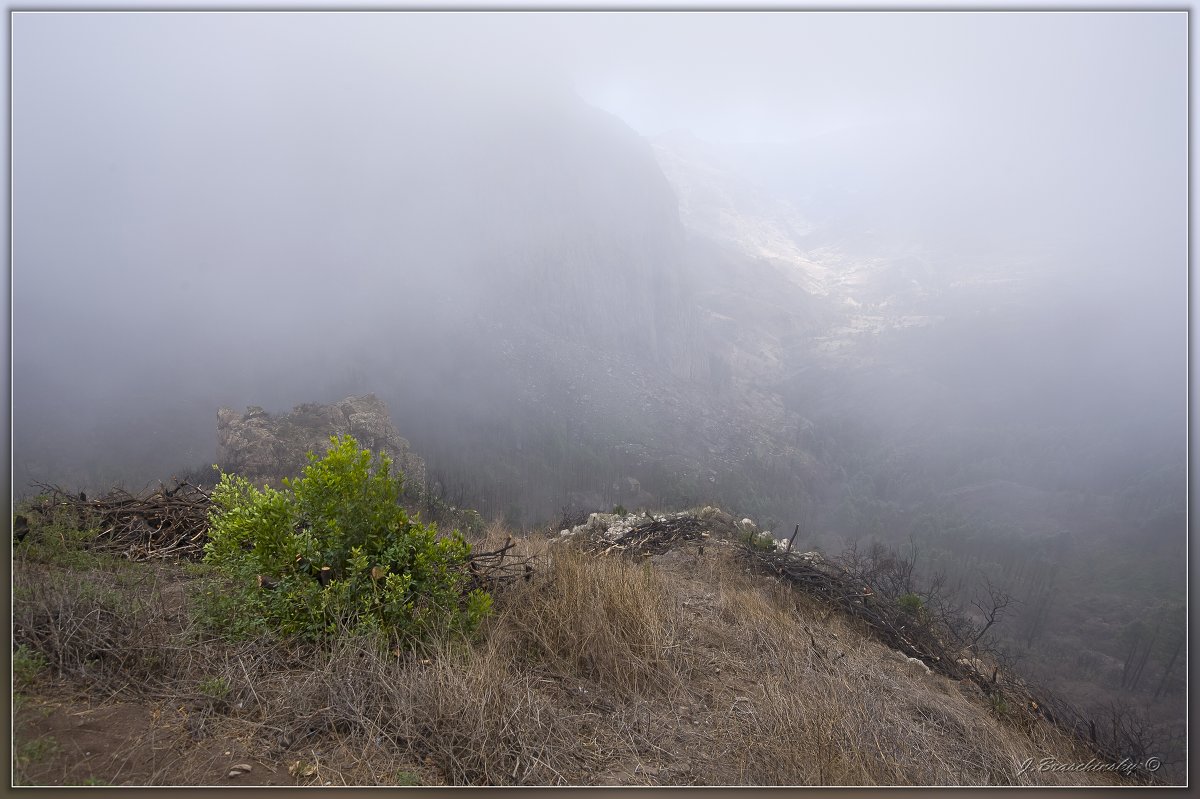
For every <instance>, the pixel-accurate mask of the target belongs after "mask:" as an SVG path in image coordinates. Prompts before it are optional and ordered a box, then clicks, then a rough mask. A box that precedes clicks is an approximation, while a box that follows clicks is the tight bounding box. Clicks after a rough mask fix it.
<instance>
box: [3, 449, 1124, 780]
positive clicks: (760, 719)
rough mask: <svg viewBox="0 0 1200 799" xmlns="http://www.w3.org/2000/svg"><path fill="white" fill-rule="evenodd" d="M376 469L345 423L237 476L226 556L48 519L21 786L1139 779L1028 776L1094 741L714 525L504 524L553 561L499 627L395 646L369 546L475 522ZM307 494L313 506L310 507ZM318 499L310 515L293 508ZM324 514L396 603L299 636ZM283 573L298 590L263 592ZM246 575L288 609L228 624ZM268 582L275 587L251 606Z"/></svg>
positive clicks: (503, 534)
mask: <svg viewBox="0 0 1200 799" xmlns="http://www.w3.org/2000/svg"><path fill="white" fill-rule="evenodd" d="M368 466H369V459H368V461H364V460H363V453H362V452H361V451H359V450H358V449H357V447H356V446H355V445H354V444H353V443H352V442H346V441H342V442H340V443H339V445H338V446H337V447H335V448H334V449H333V450H332V451H331V453H330V455H329V456H328V458H327V459H326V460H324V461H317V462H314V463H313V464H311V465H310V469H309V470H308V471H307V472H306V474H305V475H304V477H302V478H300V479H298V480H296V481H295V482H294V483H291V484H290V485H289V486H288V488H287V490H285V491H281V492H277V493H276V494H271V493H269V492H266V491H260V490H259V489H256V488H253V487H251V486H247V485H245V484H243V483H240V482H239V481H238V480H236V478H233V477H228V478H227V479H226V480H225V482H224V484H223V485H224V486H225V488H223V489H222V492H223V493H222V492H218V496H219V497H220V500H219V502H218V508H219V509H218V510H215V511H214V524H213V543H214V546H213V547H212V549H213V551H214V552H215V553H219V554H217V556H215V557H213V558H211V560H210V562H208V563H199V564H188V563H180V562H170V561H168V562H159V563H151V562H147V563H130V562H127V561H123V560H120V559H118V558H113V557H109V556H104V557H98V556H95V555H94V554H92V553H91V552H89V550H88V549H87V541H86V538H85V536H83V535H82V534H80V535H79V536H76V537H74V538H70V537H63V538H59V532H60V531H61V526H59V525H58V523H57V522H48V523H44V524H43V523H42V519H41V517H40V516H35V517H33V518H35V523H34V524H33V525H32V526H31V529H30V531H29V533H28V539H27V541H26V542H24V543H25V544H33V546H29V547H26V546H25V545H24V544H23V545H22V546H21V547H19V548H18V549H17V551H16V554H17V561H16V572H15V577H14V593H15V606H14V636H15V638H16V642H17V646H18V649H17V650H16V651H15V653H14V654H15V655H16V659H17V662H18V663H19V664H20V669H19V674H20V675H21V686H20V687H21V690H22V691H23V692H24V695H25V696H26V699H25V701H24V702H23V703H22V705H21V707H20V709H19V710H18V714H17V731H18V734H17V743H16V745H17V747H18V749H17V751H16V754H17V759H16V765H17V772H16V780H17V781H18V782H21V783H25V784H30V783H61V784H123V783H127V784H198V783H205V784H208V783H224V784H275V785H280V784H289V785H290V784H304V785H324V784H334V785H341V784H359V785H362V784H380V785H399V784H405V785H411V784H423V785H438V784H491V785H518V784H523V785H538V784H559V785H562V784H577V785H586V784H640V785H653V784H701V785H702V784H787V785H801V784H829V785H836V784H1022V785H1024V784H1041V783H1046V784H1080V783H1082V784H1111V783H1117V782H1121V781H1122V778H1121V777H1120V776H1119V775H1113V774H1104V773H1100V774H1080V773H1071V774H1061V773H1055V772H1045V771H1038V770H1029V771H1026V772H1023V773H1018V771H1017V768H1016V764H1017V763H1019V762H1021V761H1023V760H1025V759H1026V758H1035V759H1037V758H1039V757H1041V756H1043V755H1045V754H1053V755H1055V756H1056V757H1058V758H1059V759H1063V760H1072V761H1073V760H1076V759H1079V760H1080V761H1081V762H1083V761H1086V760H1087V759H1088V757H1089V754H1088V752H1087V751H1086V750H1085V749H1083V748H1081V747H1080V745H1079V744H1078V743H1077V742H1076V741H1074V740H1072V739H1071V738H1069V737H1068V736H1065V735H1064V734H1063V733H1062V732H1061V731H1060V730H1059V729H1058V728H1057V727H1056V726H1054V725H1053V724H1049V723H1047V722H1046V721H1045V720H1044V719H1042V718H1039V717H1037V716H1036V715H1035V714H1032V713H1030V712H1029V711H1028V709H1027V708H1024V707H1020V706H1004V707H1000V706H999V705H998V704H996V703H994V702H991V701H990V700H988V699H987V698H986V697H985V696H984V695H983V694H982V693H981V692H979V691H978V690H977V689H976V688H975V687H973V686H972V685H971V684H970V682H969V681H966V682H956V681H954V680H950V679H947V678H945V677H943V676H941V675H938V674H926V673H924V672H923V671H914V670H913V666H912V664H910V663H908V662H906V661H905V659H904V658H903V657H899V658H898V657H896V653H895V652H894V651H892V650H891V649H889V648H888V647H887V646H885V645H884V644H882V643H881V642H880V641H878V640H876V639H875V638H873V637H872V636H871V635H869V634H868V630H867V629H866V628H865V627H863V626H862V625H861V624H859V623H858V622H856V621H854V620H852V619H851V618H849V617H847V616H844V615H842V614H840V613H838V612H837V611H836V610H835V609H834V608H833V607H831V606H829V605H827V604H823V603H820V602H817V601H815V600H813V599H811V598H809V597H807V596H805V595H804V594H803V593H800V592H798V591H796V590H795V589H793V588H791V587H789V586H787V585H786V584H784V583H783V582H780V581H778V580H775V579H771V578H770V577H764V576H761V575H758V574H754V573H751V572H750V571H749V570H748V566H747V563H748V561H747V560H746V556H745V552H746V550H745V546H746V540H745V537H743V536H740V535H738V536H734V537H731V538H730V539H719V538H697V539H695V540H692V541H689V542H687V543H686V545H684V546H680V547H677V548H674V549H670V550H668V551H666V552H663V553H661V554H657V555H654V556H653V557H643V556H640V555H636V554H634V553H629V554H628V555H627V556H617V555H612V556H608V557H604V556H599V555H597V554H593V553H591V552H589V551H587V549H586V548H584V547H580V546H579V545H578V542H575V541H568V540H557V539H559V536H557V534H555V535H554V536H553V537H552V538H547V537H545V536H542V535H540V534H527V535H524V536H520V535H518V536H516V537H514V536H513V533H512V532H511V531H510V530H508V529H506V528H505V527H503V526H502V525H499V524H493V525H492V526H491V527H490V528H489V529H488V530H487V531H486V535H485V536H484V537H483V538H481V539H478V540H476V541H475V542H473V543H474V544H475V548H476V549H477V550H480V551H488V550H498V549H502V548H503V547H506V546H510V547H512V548H513V549H514V550H515V551H517V552H518V553H520V554H521V555H522V556H523V557H527V558H530V559H531V561H530V562H532V563H534V564H535V568H534V570H533V572H532V573H531V574H530V575H529V577H530V579H528V580H518V581H516V582H514V583H511V584H510V585H509V586H508V587H507V588H506V589H504V590H500V591H498V592H497V593H496V594H495V597H494V603H495V604H494V608H493V612H492V613H491V614H490V615H489V616H488V617H487V618H485V619H483V620H482V623H481V624H480V626H479V627H478V629H477V634H476V635H475V636H472V637H464V636H462V635H461V634H460V632H461V630H460V629H458V628H456V627H455V625H454V624H438V625H428V624H427V625H421V626H419V627H411V626H410V627H403V626H399V625H398V626H397V627H396V628H395V631H400V632H403V631H405V630H407V631H408V632H409V633H415V632H416V631H417V630H419V631H420V634H419V635H417V634H410V635H407V636H403V637H402V640H404V641H405V642H406V643H407V648H400V647H390V646H389V647H381V646H379V642H380V640H381V635H386V634H387V633H386V631H385V630H384V629H383V628H381V627H377V626H376V622H364V619H367V618H379V619H380V620H381V621H380V622H379V624H383V620H385V619H388V618H395V619H399V620H400V621H401V622H410V620H411V619H412V618H413V616H412V615H410V611H407V610H398V611H395V612H396V613H397V614H398V615H395V616H388V615H386V614H387V613H388V612H389V611H386V610H385V609H383V608H382V607H381V606H380V604H378V602H379V600H378V599H377V598H376V594H374V593H371V592H370V591H369V590H368V589H369V588H370V587H371V586H372V585H374V584H375V583H374V581H371V582H368V581H369V580H370V575H369V570H370V568H372V567H373V566H375V565H379V564H381V563H384V562H386V563H388V564H389V568H391V567H395V566H396V564H397V563H398V561H397V560H379V561H372V559H371V558H370V557H368V558H367V560H366V561H365V562H364V561H363V560H362V558H359V557H357V556H356V554H355V549H356V548H357V549H358V550H360V551H363V552H366V551H370V552H374V553H378V552H386V551H387V550H388V547H389V546H392V545H394V543H395V540H396V536H397V535H398V534H399V533H400V532H401V531H409V532H411V533H412V534H413V535H415V537H416V540H417V541H418V542H426V543H427V542H429V541H431V540H432V541H433V543H434V544H436V543H437V541H440V540H450V541H456V540H457V539H456V538H455V537H453V536H450V537H441V538H439V537H438V536H437V535H436V534H435V533H432V532H431V528H429V527H426V526H423V525H420V524H419V522H417V521H415V520H413V519H411V518H409V517H407V516H406V515H404V516H402V515H401V514H399V513H398V512H396V511H393V510H391V509H390V506H389V507H387V508H384V507H383V506H384V505H387V504H388V503H387V500H388V498H389V497H391V496H392V494H391V491H392V490H393V488H394V483H395V481H394V480H392V479H391V477H390V475H389V474H388V472H387V470H386V469H384V468H377V469H376V470H374V471H371V470H370V469H369V468H368ZM380 467H382V464H380ZM306 481H307V482H306ZM385 481H390V482H391V485H390V486H389V484H388V483H386V482H385ZM347 486H355V490H354V491H353V492H351V493H352V495H353V496H352V500H353V501H351V502H349V507H343V506H342V504H341V500H339V501H336V502H335V501H334V499H333V497H334V496H335V495H339V494H341V493H342V492H343V491H345V489H346V488H347ZM335 489H336V490H335ZM298 509H303V511H304V514H302V515H293V514H294V513H298ZM323 510H324V511H325V512H324V514H322V513H321V511H323ZM301 518H303V520H304V521H307V522H308V524H307V525H299V524H294V525H293V526H292V527H286V528H285V527H284V526H282V525H281V524H279V522H280V520H290V521H293V522H295V521H299V520H300V519H301ZM351 519H357V520H363V519H365V520H371V524H366V525H365V526H359V524H358V523H356V524H354V525H351V524H350V521H349V520H351ZM271 520H274V522H275V523H273V524H267V522H268V521H271ZM318 520H319V521H318ZM401 520H403V521H401ZM418 528H419V530H418ZM339 529H340V530H343V531H345V530H348V529H355V530H359V531H360V534H358V535H356V536H355V537H354V538H353V539H352V541H346V542H342V543H341V544H338V543H335V542H334V541H333V539H332V531H334V530H339ZM302 530H308V531H309V532H307V533H303V535H306V536H311V538H312V548H311V549H308V550H303V551H302V553H301V554H305V553H308V554H309V555H310V556H311V557H312V558H316V559H317V560H318V561H320V562H322V563H328V564H329V566H330V569H331V571H332V570H334V569H338V570H340V574H341V575H342V576H341V577H339V578H337V579H331V580H330V581H329V585H334V584H335V583H336V582H338V580H343V581H349V580H350V579H353V576H354V575H355V574H356V573H357V574H360V575H361V576H362V577H361V582H359V583H358V584H356V587H354V588H353V589H344V590H347V594H346V595H345V597H342V598H339V600H338V601H346V602H349V599H347V598H349V597H354V598H357V599H362V600H368V599H369V600H370V601H366V602H365V603H364V604H355V605H350V604H346V605H342V606H340V607H341V608H342V610H343V611H346V610H347V609H353V610H354V611H355V612H354V613H345V612H339V613H336V614H329V615H326V616H322V617H320V618H321V619H322V621H323V622H324V624H325V626H322V627H321V629H320V630H318V631H317V634H316V635H312V634H310V632H311V629H310V628H309V627H307V626H304V625H297V627H296V634H295V635H291V636H288V635H284V634H281V632H282V631H281V630H280V629H278V628H273V627H272V626H271V625H272V624H275V623H277V622H282V621H285V620H286V619H288V618H292V619H303V620H307V619H308V618H310V617H311V614H312V608H314V607H317V608H325V607H328V605H321V604H314V605H305V604H301V603H300V602H299V601H298V600H295V599H290V600H287V601H286V602H285V601H282V600H280V604H279V605H278V606H277V607H276V608H272V607H270V606H269V605H267V604H265V601H268V598H269V599H270V601H274V596H276V595H279V596H282V594H279V589H280V587H281V586H282V585H284V583H285V581H287V580H289V579H290V580H293V581H295V582H296V583H297V584H299V581H300V580H301V579H307V580H309V581H311V583H312V584H313V586H315V588H314V589H308V588H305V589H304V590H305V591H309V590H313V591H318V590H324V589H325V588H327V587H328V586H324V585H322V584H321V582H320V580H318V579H317V578H315V577H313V576H311V575H308V574H307V573H304V572H298V571H290V569H292V568H293V567H292V565H291V564H290V563H289V562H286V561H285V559H284V558H283V556H282V555H281V554H279V553H283V552H285V551H287V550H288V549H289V547H290V546H291V545H292V544H293V543H295V539H292V538H289V536H301V535H302V533H301V532H298V531H302ZM314 530H323V531H324V532H313V531H314ZM362 530H366V531H368V532H366V533H362V532H361V531H362ZM383 530H387V531H388V533H387V535H383V533H382V532H381V531H383ZM254 531H259V532H261V533H262V535H261V536H259V535H255V534H254ZM268 531H269V534H268ZM370 531H375V533H374V534H377V535H378V536H379V537H380V539H381V540H380V542H379V543H378V544H377V545H376V544H371V543H369V541H368V539H369V538H370V537H371V535H372V533H371V532H370ZM431 535H432V536H433V537H432V539H431V538H430V537H429V536H431ZM50 539H58V542H59V543H58V544H56V545H54V546H51V545H50ZM385 540H386V541H390V542H391V543H385ZM551 542H553V543H551ZM252 544H261V545H262V546H260V547H257V549H256V546H252ZM461 546H462V544H458V543H456V544H454V547H455V548H454V549H452V550H450V551H451V552H452V553H457V552H460V551H461ZM435 551H436V550H435ZM271 553H275V554H274V555H273V554H271ZM292 560H294V556H292ZM310 562H313V561H312V560H310ZM280 564H283V565H282V566H281V565H280ZM273 569H278V570H273ZM259 574H262V575H263V576H264V577H265V578H269V579H270V580H272V581H275V582H274V588H272V589H266V590H264V589H263V588H260V587H259V585H258V580H257V577H258V575H259ZM347 575H349V577H347ZM234 578H236V579H240V580H243V584H242V585H241V586H240V587H239V588H238V590H229V591H227V592H226V594H225V595H226V596H227V597H231V599H230V600H229V603H230V604H229V606H228V612H229V615H228V616H227V617H226V624H227V626H228V625H229V624H233V623H234V622H233V619H236V614H238V613H242V614H246V613H250V612H254V613H260V614H262V616H261V618H262V619H263V620H264V621H263V624H261V625H259V624H255V625H247V626H246V628H245V629H242V630H239V631H238V634H237V635H231V634H228V633H229V632H230V631H229V630H228V629H220V628H217V629H216V630H215V632H218V633H220V634H216V635H215V634H214V627H213V622H214V615H213V608H212V605H211V602H212V597H210V596H207V595H206V593H205V592H206V591H207V590H211V588H212V586H213V585H214V581H218V582H219V581H229V580H231V579H234ZM225 584H226V585H228V582H226V583H225ZM459 587H460V588H461V586H459ZM304 596H305V597H306V599H305V600H304V601H305V602H313V603H320V602H327V601H328V600H321V599H319V598H317V595H316V594H315V593H314V594H312V595H308V594H305V595H304ZM251 598H252V599H253V600H254V602H255V603H260V604H254V603H251V604H250V605H244V604H242V603H243V602H244V601H249V599H251ZM298 608H299V609H302V611H303V612H299V611H298V610H297V609H298ZM271 614H278V615H271ZM288 614H291V615H288ZM305 614H309V615H305ZM375 614H379V615H378V616H376V615H375ZM428 618H434V617H432V616H431V617H428ZM440 618H442V619H443V620H444V619H445V617H444V616H440ZM268 619H270V620H271V621H270V623H268V622H267V620H268ZM331 622H332V626H329V624H330V623H331ZM389 640H391V641H395V640H397V638H396V637H392V638H390V639H389ZM72 714H76V715H72ZM78 714H83V715H78ZM80 717H81V718H87V719H95V721H94V724H95V725H96V728H97V729H99V728H103V729H104V730H106V732H105V733H104V735H103V736H102V739H101V738H100V737H97V738H95V739H92V738H86V739H85V738H82V737H81V736H83V735H84V734H85V732H86V730H88V729H91V727H85V728H83V730H84V732H81V731H80V728H78V725H77V723H76V722H74V721H71V719H72V718H80ZM114 731H116V732H115V733H114ZM38 741H54V746H46V745H42V744H39V743H37V742H38ZM149 752H157V753H160V754H154V755H152V756H151V755H149V754H147V753H149ZM237 764H245V765H250V766H251V767H252V770H251V771H249V772H244V771H242V770H241V769H239V768H233V766H235V765H237ZM234 772H241V773H237V774H234ZM231 775H233V776H231Z"/></svg>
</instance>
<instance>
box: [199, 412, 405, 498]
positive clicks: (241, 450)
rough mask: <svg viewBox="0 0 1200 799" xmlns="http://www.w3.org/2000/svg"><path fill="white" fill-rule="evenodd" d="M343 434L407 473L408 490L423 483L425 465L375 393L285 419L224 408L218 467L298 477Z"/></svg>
mask: <svg viewBox="0 0 1200 799" xmlns="http://www.w3.org/2000/svg"><path fill="white" fill-rule="evenodd" d="M344 435H351V436H354V437H355V438H356V439H357V440H358V443H359V444H360V445H361V446H363V447H366V448H368V449H370V450H371V451H372V452H376V453H380V454H386V455H387V456H389V457H390V458H391V459H392V463H393V467H392V468H393V471H395V470H397V469H398V470H400V471H402V472H403V473H404V477H405V483H406V484H407V485H410V486H414V485H415V486H419V485H421V484H422V483H423V482H424V479H425V463H424V461H422V460H421V458H420V457H418V456H417V455H416V454H415V453H413V452H412V451H411V449H410V448H409V445H408V441H406V440H405V439H403V438H401V436H400V433H399V432H398V431H397V430H396V428H395V426H394V425H393V424H392V421H391V418H390V416H389V415H388V409H387V406H386V405H385V404H384V403H383V402H382V401H381V400H380V399H379V398H378V397H376V396H375V395H374V394H370V395H367V396H365V397H347V398H346V399H344V400H341V401H340V402H335V403H332V404H329V405H322V404H320V403H306V404H304V405H297V406H296V407H295V409H294V410H292V412H291V413H287V414H282V415H271V414H268V413H267V412H266V411H264V410H263V409H262V408H260V407H257V406H254V405H252V406H250V407H249V408H247V409H246V412H245V413H238V412H237V411H235V410H233V409H231V408H221V409H220V410H219V411H218V412H217V448H218V450H217V462H218V465H219V466H220V467H221V468H222V469H224V470H226V471H232V472H237V473H239V474H242V475H245V476H247V477H253V478H260V479H278V478H281V477H289V476H294V475H297V474H299V473H300V471H301V470H303V468H304V467H305V466H306V465H307V463H308V458H307V453H309V452H312V453H315V454H316V455H322V454H324V453H325V452H326V451H327V450H328V449H329V439H330V436H344Z"/></svg>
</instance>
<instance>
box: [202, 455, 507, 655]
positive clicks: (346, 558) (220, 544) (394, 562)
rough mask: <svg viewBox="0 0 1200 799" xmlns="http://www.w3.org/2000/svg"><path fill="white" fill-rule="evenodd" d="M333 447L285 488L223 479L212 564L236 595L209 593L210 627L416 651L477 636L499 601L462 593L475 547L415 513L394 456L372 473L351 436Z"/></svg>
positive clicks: (208, 558)
mask: <svg viewBox="0 0 1200 799" xmlns="http://www.w3.org/2000/svg"><path fill="white" fill-rule="evenodd" d="M331 441H332V446H331V447H330V449H329V452H328V454H326V456H325V457H324V458H317V457H316V456H315V455H313V454H312V453H309V465H308V466H307V467H306V468H305V470H304V474H303V476H302V477H300V478H299V479H296V480H285V481H284V488H283V490H282V491H277V490H275V489H272V488H269V487H264V488H263V489H262V490H259V489H257V488H256V487H254V486H253V485H251V483H250V482H249V481H248V480H246V479H245V478H244V477H239V476H237V475H231V474H224V473H222V474H221V479H220V482H219V483H218V485H217V487H216V488H215V489H214V490H213V494H212V499H213V507H212V510H210V512H209V542H208V543H207V544H206V545H205V562H207V563H210V564H212V565H213V566H215V567H217V568H218V570H219V571H220V572H221V573H222V574H223V575H224V576H225V577H227V578H228V580H229V581H231V582H232V591H228V592H222V591H221V590H220V589H219V588H214V589H213V590H210V591H209V594H208V596H207V600H208V602H207V607H208V614H207V615H208V616H209V618H212V619H214V620H215V619H220V620H221V622H222V623H223V624H226V625H229V624H230V622H229V620H230V616H229V615H225V614H230V613H232V614H234V619H233V621H232V626H230V627H228V628H227V629H228V631H229V632H231V633H232V634H234V635H235V636H236V635H245V634H254V633H257V632H262V631H265V630H276V631H278V632H279V633H281V634H283V635H300V636H304V637H308V638H315V637H320V636H322V635H326V634H336V633H340V632H353V633H355V634H364V633H365V634H377V633H382V634H386V635H388V636H392V635H395V636H396V637H398V638H400V639H402V640H404V641H408V642H411V640H414V639H418V638H423V637H426V636H428V635H431V634H437V633H442V632H447V631H448V632H455V633H464V634H465V633H469V632H471V631H472V630H474V629H475V628H476V627H477V626H478V624H479V622H480V621H481V620H482V618H483V617H484V616H485V615H486V614H487V612H488V611H489V609H490V608H491V597H490V596H489V595H488V594H487V593H485V592H483V591H478V590H477V591H472V592H470V593H466V592H465V591H464V588H465V581H466V574H465V571H464V570H463V569H462V566H463V564H464V563H465V561H466V559H467V558H468V557H469V556H470V554H471V547H470V545H469V544H468V543H467V542H466V541H465V540H464V539H463V537H462V535H461V534H460V533H458V532H457V531H456V532H454V533H452V534H451V535H449V536H442V537H439V536H438V535H437V528H436V525H433V524H428V525H424V524H421V523H419V522H418V521H417V520H415V519H412V518H410V517H409V516H408V513H407V512H406V511H405V510H404V509H403V508H402V507H401V506H400V505H399V504H398V503H397V499H398V497H399V496H400V491H401V487H402V483H401V481H402V478H401V477H397V478H393V477H392V475H391V461H390V459H388V458H387V457H386V456H383V457H380V458H379V460H378V464H377V466H376V468H374V469H372V454H371V452H370V451H369V450H359V448H358V442H357V441H355V440H354V439H353V438H352V437H350V436H345V437H343V438H340V439H339V438H337V437H334V438H333V439H331Z"/></svg>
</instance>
